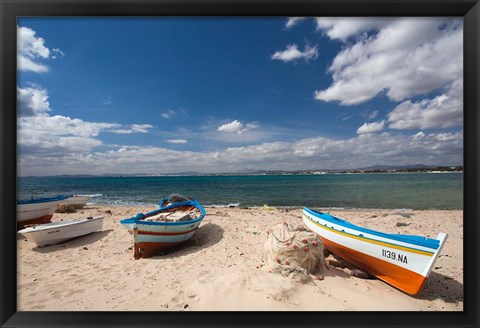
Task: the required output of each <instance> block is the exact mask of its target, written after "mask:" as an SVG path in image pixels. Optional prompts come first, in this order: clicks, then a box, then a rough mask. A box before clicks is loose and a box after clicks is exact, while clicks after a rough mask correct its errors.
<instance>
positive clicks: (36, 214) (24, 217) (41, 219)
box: [17, 196, 66, 230]
mask: <svg viewBox="0 0 480 328" xmlns="http://www.w3.org/2000/svg"><path fill="white" fill-rule="evenodd" d="M65 198H66V197H64V196H58V197H53V198H45V199H36V200H30V201H20V202H17V230H18V229H22V228H24V227H26V226H29V225H34V224H43V223H48V222H50V221H51V219H52V217H53V213H54V212H55V209H56V207H57V205H58V204H60V202H62V201H63V200H64V199H65Z"/></svg>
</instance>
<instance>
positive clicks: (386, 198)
mask: <svg viewBox="0 0 480 328" xmlns="http://www.w3.org/2000/svg"><path fill="white" fill-rule="evenodd" d="M172 193H178V194H181V195H188V196H192V197H194V198H195V199H197V200H198V201H199V202H200V203H202V204H203V205H205V206H210V205H216V206H229V205H232V206H239V207H253V206H263V205H265V204H267V205H269V206H287V207H303V206H307V207H322V208H328V207H331V208H357V209H456V210H461V209H463V173H378V174H376V173H368V174H323V175H252V176H245V175H242V176H159V177H20V178H18V180H17V198H18V199H25V198H30V197H47V196H54V195H59V194H81V195H90V203H91V204H110V205H152V204H157V203H158V202H159V201H160V199H162V198H163V197H164V196H168V195H170V194H172Z"/></svg>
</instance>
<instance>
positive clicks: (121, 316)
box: [0, 0, 480, 327]
mask: <svg viewBox="0 0 480 328" xmlns="http://www.w3.org/2000/svg"><path fill="white" fill-rule="evenodd" d="M0 14H1V17H0V22H1V37H0V40H1V45H0V47H1V48H0V56H1V57H0V59H1V72H0V75H1V81H0V85H1V88H0V99H1V109H0V147H1V160H0V172H1V173H0V187H1V189H0V209H1V214H2V215H1V217H0V241H1V243H0V264H1V267H0V268H1V270H0V325H1V327H37V326H44V327H70V326H72V327H73V326H75V327H83V326H85V327H97V326H98V327H117V326H118V327H147V326H148V327H154V326H159V327H163V326H165V327H176V326H219V327H220V326H229V327H242V326H277V327H290V326H291V327H297V326H300V327H306V326H322V327H340V326H341V327H345V326H355V327H376V326H381V327H384V326H385V327H388V326H401V327H405V326H412V327H426V326H430V327H431V326H434V327H440V326H441V327H457V326H458V327H460V326H461V327H478V326H479V322H480V320H479V311H478V308H479V305H478V298H479V294H480V293H479V285H478V277H479V271H478V263H479V257H478V254H479V249H480V247H479V245H480V242H479V240H480V238H478V236H479V235H480V231H479V225H478V218H479V212H478V203H479V201H480V199H479V196H478V185H479V183H478V182H479V175H478V173H479V172H478V171H479V157H480V156H479V151H478V150H479V148H478V146H479V145H478V143H479V140H480V132H479V131H480V119H479V109H480V102H479V91H480V83H479V82H480V79H479V60H480V51H479V50H480V46H479V40H480V37H479V31H480V22H479V16H480V5H479V3H478V0H418V1H417V0H403V1H402V0H392V1H385V0H325V1H323V0H299V1H295V0H257V1H254V0H176V1H175V0H144V1H135V0H112V1H106V0H99V1H79V0H63V1H56V0H35V1H33V0H30V1H28V0H27V1H13V0H0ZM25 16H462V17H464V285H465V288H464V302H465V303H464V311H463V312H348V313H345V312H188V313H186V312H182V313H173V312H168V313H163V312H17V311H16V301H17V289H16V288H17V286H16V279H17V269H16V222H15V221H14V220H13V218H14V217H16V176H17V175H16V173H17V171H16V132H17V131H16V126H17V125H16V110H15V108H16V19H17V17H25ZM312 302H314V300H312Z"/></svg>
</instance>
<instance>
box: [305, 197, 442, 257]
mask: <svg viewBox="0 0 480 328" xmlns="http://www.w3.org/2000/svg"><path fill="white" fill-rule="evenodd" d="M303 209H304V211H306V212H307V213H309V214H311V215H313V216H315V217H318V218H320V219H322V220H325V221H327V222H331V223H334V224H338V225H340V226H342V227H345V228H349V229H353V230H356V231H358V232H359V233H361V232H363V233H369V234H372V235H374V236H378V237H382V238H387V239H391V240H394V241H399V242H403V243H407V244H411V245H416V246H422V247H426V248H430V249H432V250H437V249H438V248H439V247H440V241H439V240H438V239H435V238H429V237H424V236H418V235H402V234H390V233H387V232H381V231H377V230H372V229H367V228H363V227H360V226H357V225H355V224H353V223H350V222H348V221H346V220H344V219H341V218H337V217H335V216H333V215H330V214H328V213H323V212H321V211H315V210H312V209H309V208H307V207H304V208H303ZM409 236H413V237H421V238H425V240H424V241H421V240H417V239H411V238H409Z"/></svg>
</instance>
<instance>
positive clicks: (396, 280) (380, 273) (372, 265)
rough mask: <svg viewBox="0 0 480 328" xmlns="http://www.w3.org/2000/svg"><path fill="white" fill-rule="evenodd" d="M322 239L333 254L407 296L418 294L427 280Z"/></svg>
mask: <svg viewBox="0 0 480 328" xmlns="http://www.w3.org/2000/svg"><path fill="white" fill-rule="evenodd" d="M320 238H321V239H322V242H323V245H324V246H325V247H326V248H327V249H328V250H330V251H331V252H332V253H334V254H336V255H338V256H340V257H341V258H343V259H345V260H347V261H348V262H350V263H352V264H354V265H356V266H357V267H359V268H361V269H363V270H365V271H367V272H369V273H371V274H373V275H374V276H376V277H377V278H378V279H381V280H383V281H385V282H386V283H388V284H390V285H392V286H394V287H396V288H398V289H400V290H401V291H403V292H405V293H407V294H410V295H416V294H418V293H419V292H420V290H421V289H422V287H423V284H424V283H425V281H426V280H427V277H424V276H422V275H420V274H418V273H416V272H413V271H411V270H408V269H405V268H402V267H400V266H397V265H394V264H391V263H389V262H387V261H383V260H380V259H377V258H376V257H373V256H370V255H367V254H364V253H361V252H358V251H356V250H353V249H351V248H347V247H345V246H342V245H340V244H337V243H335V242H333V241H331V240H328V239H326V238H324V237H320Z"/></svg>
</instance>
